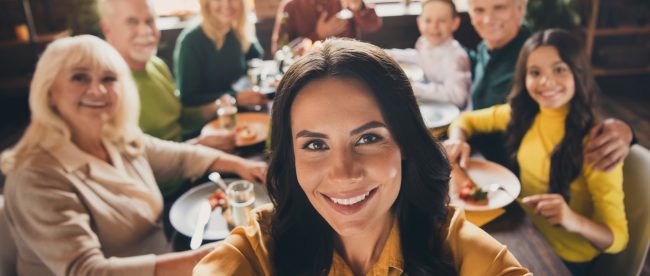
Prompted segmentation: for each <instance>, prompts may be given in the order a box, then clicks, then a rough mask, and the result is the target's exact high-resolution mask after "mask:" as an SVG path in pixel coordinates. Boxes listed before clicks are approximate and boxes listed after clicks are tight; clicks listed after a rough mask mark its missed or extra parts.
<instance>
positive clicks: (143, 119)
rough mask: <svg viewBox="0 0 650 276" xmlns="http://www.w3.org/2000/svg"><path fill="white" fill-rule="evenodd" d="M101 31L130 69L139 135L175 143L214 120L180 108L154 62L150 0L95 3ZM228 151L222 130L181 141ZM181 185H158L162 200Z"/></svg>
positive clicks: (165, 71)
mask: <svg viewBox="0 0 650 276" xmlns="http://www.w3.org/2000/svg"><path fill="white" fill-rule="evenodd" d="M98 8H99V14H100V17H101V21H100V27H101V29H102V32H103V33H104V36H105V37H106V40H107V41H108V43H110V44H111V45H112V46H113V47H114V48H115V49H116V50H117V51H118V52H119V53H120V55H121V56H122V57H123V58H124V60H125V61H126V63H127V64H128V65H129V67H130V68H131V73H132V76H133V79H134V80H135V82H136V85H137V87H138V93H139V94H140V103H141V104H140V105H141V108H140V119H139V125H140V128H142V130H143V131H144V132H145V133H147V134H150V135H152V136H155V137H157V138H160V139H164V140H171V141H176V142H180V141H182V140H183V137H182V136H183V130H185V129H196V128H199V129H200V127H201V126H202V125H203V124H204V123H205V122H206V119H209V118H211V117H213V116H214V114H215V112H214V110H216V107H214V108H213V109H208V110H205V109H201V108H184V107H183V106H182V104H181V102H180V99H179V96H178V93H177V90H176V87H175V84H174V79H173V76H172V74H171V71H170V70H169V67H167V64H165V62H164V61H163V60H162V59H160V58H158V57H157V56H156V51H157V47H158V42H159V41H160V30H158V28H157V27H156V13H155V10H154V7H153V3H152V1H150V0H99V2H98ZM186 142H188V143H192V144H202V145H204V146H209V147H212V148H216V149H220V150H225V151H231V150H232V149H233V148H234V146H235V137H234V132H232V131H227V130H221V131H217V132H213V133H210V134H209V135H199V136H198V137H195V138H191V139H190V140H188V141H186ZM182 182H183V179H176V180H172V181H167V182H161V183H159V185H160V188H161V191H162V193H163V195H165V197H166V198H167V197H170V196H171V195H174V194H178V192H179V190H180V188H181V186H182V185H180V184H181V183H182Z"/></svg>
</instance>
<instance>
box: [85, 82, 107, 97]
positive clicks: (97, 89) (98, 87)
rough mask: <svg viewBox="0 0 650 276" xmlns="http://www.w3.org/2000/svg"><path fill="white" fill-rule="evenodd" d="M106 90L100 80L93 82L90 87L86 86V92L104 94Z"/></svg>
mask: <svg viewBox="0 0 650 276" xmlns="http://www.w3.org/2000/svg"><path fill="white" fill-rule="evenodd" d="M106 92H108V90H107V89H106V86H105V85H104V84H103V83H101V82H93V83H92V84H91V85H90V87H88V94H97V95H101V94H106Z"/></svg>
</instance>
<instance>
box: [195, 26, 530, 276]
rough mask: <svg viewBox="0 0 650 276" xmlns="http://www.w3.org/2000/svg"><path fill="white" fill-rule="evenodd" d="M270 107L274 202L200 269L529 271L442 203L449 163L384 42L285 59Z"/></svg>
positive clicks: (326, 47)
mask: <svg viewBox="0 0 650 276" xmlns="http://www.w3.org/2000/svg"><path fill="white" fill-rule="evenodd" d="M273 108H274V110H273V118H272V128H271V129H272V133H271V163H270V166H269V173H268V178H267V181H268V184H269V185H268V189H269V194H270V196H271V199H272V202H273V206H271V205H267V206H265V207H262V208H260V209H257V210H255V211H254V212H255V213H254V216H253V219H251V220H250V225H249V226H248V227H240V228H237V229H235V230H234V231H233V232H232V233H231V235H230V236H229V237H228V238H226V240H225V241H224V242H223V243H221V244H220V245H218V246H217V248H216V249H215V250H214V251H213V252H212V253H211V254H209V255H208V256H206V257H205V258H204V259H203V260H202V261H201V263H199V265H198V266H197V267H196V268H195V269H194V273H195V275H325V274H330V275H352V274H354V275H402V274H408V275H434V274H435V275H457V274H460V275H476V274H485V275H502V274H508V275H525V274H527V273H528V272H527V270H526V269H525V268H522V267H521V266H520V265H519V263H518V262H517V260H516V259H515V258H514V257H513V256H512V255H511V254H510V253H509V252H508V250H507V249H506V248H505V246H503V245H501V244H499V243H498V242H497V241H496V240H494V239H493V238H492V237H490V236H489V235H488V234H486V233H485V232H483V231H482V230H480V229H479V228H477V227H476V226H474V225H472V224H471V223H469V222H466V221H465V219H464V214H463V212H462V211H460V210H457V209H455V208H453V207H449V206H448V205H447V200H448V196H447V192H448V183H449V173H450V169H451V168H450V165H449V162H448V161H447V159H446V157H445V154H444V151H443V149H442V148H441V146H440V145H439V144H438V143H437V142H436V141H435V140H434V139H433V138H432V137H431V135H430V133H429V132H428V130H427V129H426V127H425V126H424V123H423V121H422V117H421V115H420V112H419V109H418V107H417V104H416V102H415V98H414V96H413V91H412V89H411V86H410V85H409V80H408V78H407V77H406V76H405V75H404V73H403V71H402V70H401V69H400V67H399V65H398V64H397V63H396V62H395V61H394V60H392V59H391V58H390V57H389V56H388V55H387V54H385V53H384V52H383V50H381V49H380V48H378V47H375V46H372V45H370V44H366V43H361V42H356V41H348V40H336V39H335V40H328V41H326V42H325V43H324V44H323V45H321V46H319V47H317V48H315V49H314V50H313V51H312V52H310V53H308V54H307V55H306V56H305V57H303V58H301V59H299V60H298V61H297V62H296V63H295V64H293V65H292V66H291V67H290V68H289V70H288V72H287V73H286V74H285V76H284V77H283V79H282V81H281V83H280V86H279V90H278V94H277V96H276V100H275V102H274V107H273Z"/></svg>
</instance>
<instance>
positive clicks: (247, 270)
mask: <svg viewBox="0 0 650 276" xmlns="http://www.w3.org/2000/svg"><path fill="white" fill-rule="evenodd" d="M254 213H255V216H254V218H253V219H251V220H250V221H249V223H250V224H249V225H248V226H247V227H237V228H236V229H235V230H233V231H232V232H231V233H230V236H228V237H227V238H226V239H225V240H224V241H223V242H221V243H219V245H218V246H217V248H216V249H215V250H214V251H213V252H212V253H210V254H208V255H207V256H205V257H204V258H203V259H202V260H201V262H199V264H198V265H197V266H196V267H195V268H194V275H273V274H274V273H273V268H272V265H273V263H272V262H271V260H270V257H269V252H271V250H270V247H271V246H272V245H271V236H270V233H269V230H270V229H269V226H270V222H271V216H272V213H273V206H272V205H271V204H267V205H265V206H262V207H260V208H258V209H257V210H255V211H254ZM447 227H448V229H449V231H448V234H447V239H446V241H445V243H444V251H445V252H446V253H447V254H446V256H449V258H452V259H453V264H454V266H455V269H456V271H457V272H458V275H532V274H531V273H529V272H528V270H526V269H525V268H523V267H521V265H520V264H519V262H517V260H516V259H515V257H514V256H512V254H510V252H509V251H508V249H507V248H506V247H505V246H504V245H502V244H500V243H499V242H498V241H496V240H495V239H494V238H492V237H491V236H490V235H488V234H487V233H485V232H484V231H483V230H481V229H480V228H478V227H476V226H474V225H473V224H471V223H469V222H465V213H464V212H463V211H462V210H460V209H455V208H454V207H449V224H448V225H447ZM403 272H404V262H403V259H402V248H401V245H400V238H399V226H398V224H397V223H393V227H392V228H391V232H390V235H389V237H388V240H387V241H386V245H385V246H384V248H383V249H382V252H381V255H380V257H379V260H378V261H377V263H375V264H374V265H373V267H372V269H371V270H370V271H369V272H368V274H366V275H382V276H385V275H402V273H403ZM329 275H354V274H353V273H352V270H351V269H350V267H349V266H348V265H347V264H346V263H345V261H344V260H343V258H341V256H340V255H339V254H337V253H336V252H334V259H333V260H332V266H331V267H330V271H329Z"/></svg>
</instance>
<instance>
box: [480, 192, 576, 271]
mask: <svg viewBox="0 0 650 276" xmlns="http://www.w3.org/2000/svg"><path fill="white" fill-rule="evenodd" d="M481 228H482V229H483V230H485V231H486V232H487V233H488V234H490V235H491V236H492V237H494V238H495V239H496V240H497V241H499V242H501V243H502V244H504V245H505V246H507V247H508V250H509V251H510V253H512V254H513V255H514V256H515V257H516V258H517V260H518V261H519V263H521V265H522V266H524V267H526V268H528V270H529V271H530V272H532V273H533V274H534V275H553V276H563V275H567V276H570V275H571V272H569V270H568V269H567V267H566V265H564V262H563V261H562V259H560V257H558V256H557V254H555V251H553V248H552V247H551V245H550V244H549V243H548V242H546V240H545V239H544V236H542V233H540V232H539V231H538V230H537V229H536V228H535V226H534V225H533V222H532V221H531V220H530V218H528V217H527V216H526V213H524V210H523V209H522V208H521V207H520V206H519V205H518V204H517V203H516V202H513V203H512V204H510V205H508V206H507V207H506V212H505V213H504V214H503V215H501V216H499V217H498V218H496V219H495V220H493V221H491V222H489V223H487V224H485V225H483V226H482V227H481Z"/></svg>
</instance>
